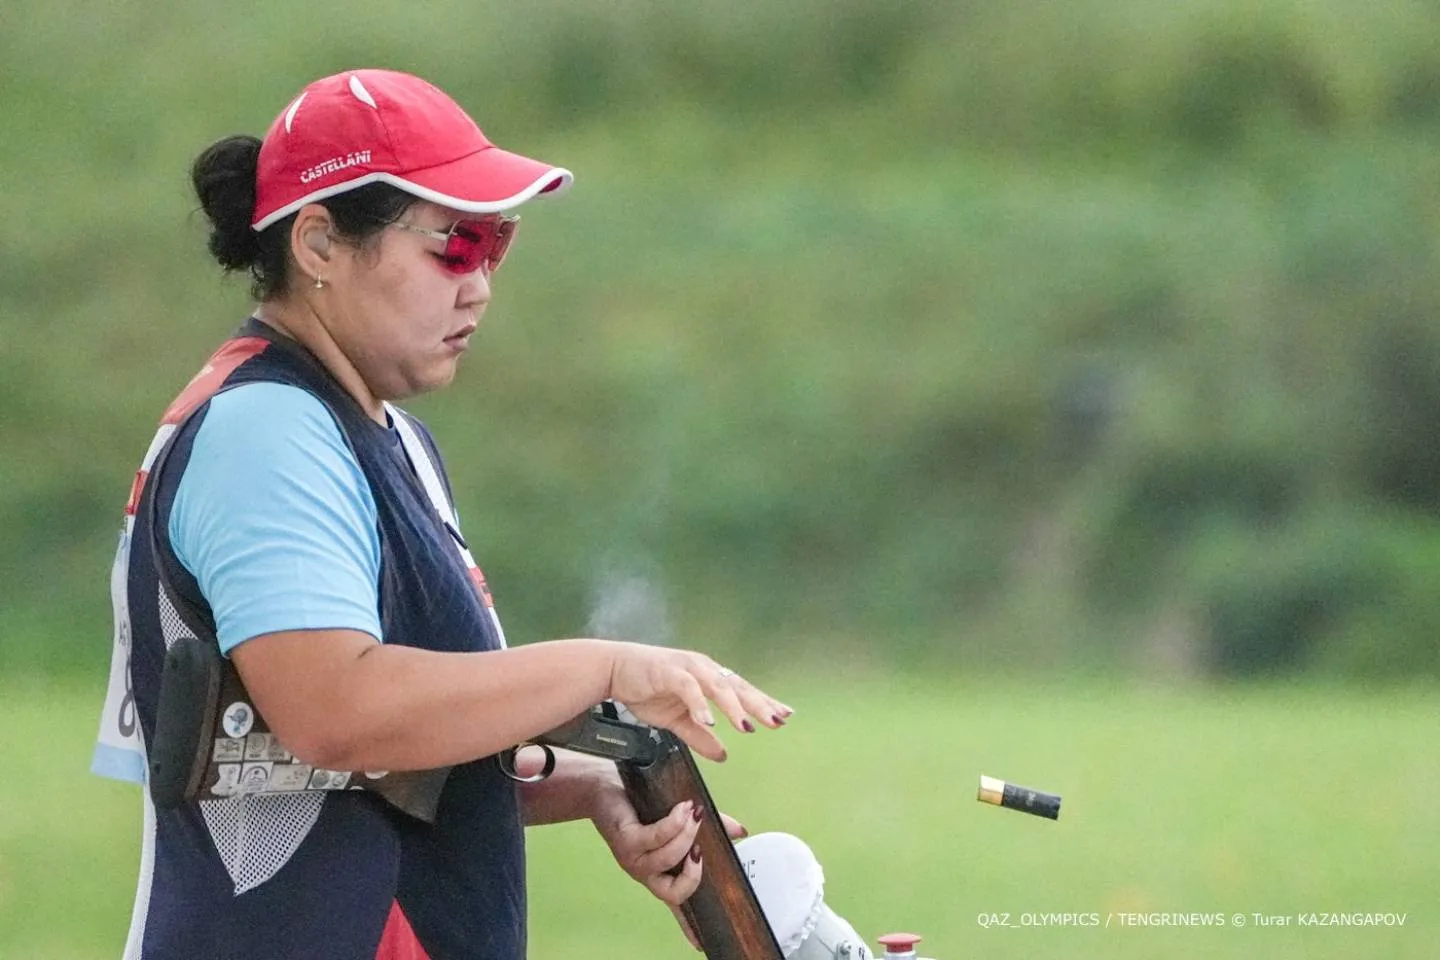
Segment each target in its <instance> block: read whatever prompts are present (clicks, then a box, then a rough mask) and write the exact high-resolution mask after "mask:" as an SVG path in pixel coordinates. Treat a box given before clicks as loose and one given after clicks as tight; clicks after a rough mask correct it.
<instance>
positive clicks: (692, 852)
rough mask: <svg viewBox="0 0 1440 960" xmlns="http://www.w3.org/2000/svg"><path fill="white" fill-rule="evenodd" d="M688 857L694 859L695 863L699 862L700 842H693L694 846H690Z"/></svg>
mask: <svg viewBox="0 0 1440 960" xmlns="http://www.w3.org/2000/svg"><path fill="white" fill-rule="evenodd" d="M690 859H691V860H694V861H695V862H696V863H699V862H700V844H698V843H697V844H695V846H693V847H691V848H690Z"/></svg>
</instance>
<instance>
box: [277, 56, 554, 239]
mask: <svg viewBox="0 0 1440 960" xmlns="http://www.w3.org/2000/svg"><path fill="white" fill-rule="evenodd" d="M574 179H575V178H574V175H573V174H571V173H570V171H569V170H566V169H563V168H562V167H552V166H551V165H550V164H548V163H541V162H540V161H538V160H531V159H530V158H529V157H522V156H520V155H519V154H518V153H510V152H508V151H505V150H501V149H500V148H499V147H497V146H495V145H494V144H492V143H491V142H490V141H489V140H487V139H485V135H484V134H483V133H481V132H480V128H479V127H478V126H476V124H475V121H474V120H471V119H470V116H469V115H468V114H467V113H466V112H465V111H464V110H462V109H460V106H459V104H457V103H456V102H455V101H454V100H451V99H450V98H449V97H448V96H446V95H445V94H444V93H443V92H441V90H440V89H439V88H438V87H435V86H433V85H431V84H429V83H427V82H426V81H424V80H421V79H420V78H419V77H415V76H411V75H410V74H408V73H397V72H395V71H392V70H349V71H346V72H345V73H337V74H335V75H334V76H332V77H325V78H324V79H322V80H316V81H315V82H314V83H312V84H310V86H308V87H306V88H305V89H304V90H303V91H301V93H300V95H299V96H298V97H296V98H295V99H294V100H292V101H291V102H290V105H289V106H288V107H286V108H285V110H284V111H283V112H282V113H281V114H280V116H278V117H276V118H275V122H274V123H272V124H271V125H270V130H269V131H268V132H267V133H266V134H265V140H264V141H263V142H262V143H261V146H260V162H259V170H258V173H257V174H256V183H255V215H254V217H253V218H252V219H251V227H252V228H254V229H255V230H264V229H265V228H266V227H268V226H269V225H270V224H272V223H274V222H275V221H276V220H279V219H281V218H283V217H287V216H289V215H290V214H292V213H294V212H295V211H296V210H299V209H300V208H301V207H303V206H304V205H305V204H307V203H314V202H315V201H317V200H323V199H324V198H326V197H333V196H335V195H336V194H339V193H344V192H346V191H347V190H354V189H355V188H357V187H363V186H364V185H365V184H367V183H375V182H382V183H388V184H391V185H392V186H395V187H398V188H400V189H401V190H404V191H405V192H406V193H412V194H414V195H415V196H417V197H420V198H421V199H424V200H430V201H432V202H434V203H438V204H442V205H444V206H447V207H454V208H455V209H457V210H463V211H465V212H466V213H499V212H500V211H502V210H509V209H510V208H511V207H515V206H518V205H519V204H522V203H524V202H525V201H526V200H529V199H530V198H531V197H534V196H537V195H538V194H541V193H557V192H559V191H561V190H563V189H565V188H566V187H568V186H569V185H570V183H571V182H572V181H573V180H574Z"/></svg>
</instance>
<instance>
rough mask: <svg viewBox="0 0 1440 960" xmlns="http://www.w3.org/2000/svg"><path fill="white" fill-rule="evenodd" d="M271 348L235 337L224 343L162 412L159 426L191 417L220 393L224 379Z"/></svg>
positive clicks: (263, 341) (259, 341) (261, 339)
mask: <svg viewBox="0 0 1440 960" xmlns="http://www.w3.org/2000/svg"><path fill="white" fill-rule="evenodd" d="M269 345H270V342H269V341H268V340H266V339H265V338H264V337H237V338H236V339H234V340H227V341H226V342H225V343H224V345H222V346H221V347H220V349H219V350H216V351H215V353H214V355H213V356H211V357H210V359H209V360H208V361H207V362H206V364H205V366H203V367H201V368H200V372H199V373H197V374H195V376H194V378H193V379H191V381H190V382H189V383H188V384H186V385H185V389H184V390H182V391H180V396H178V397H176V398H175V402H174V403H172V404H170V409H168V410H166V411H165V416H164V417H162V418H161V419H160V422H161V423H179V422H180V421H181V420H184V419H185V418H186V417H187V416H189V415H190V412H191V411H192V410H194V409H195V408H196V407H198V406H200V404H202V403H204V402H205V401H206V400H209V399H210V398H211V397H212V396H214V395H215V391H216V390H219V389H220V385H221V384H222V383H224V382H225V378H226V377H228V376H230V374H232V373H234V372H235V368H236V367H238V366H240V364H242V363H244V362H245V361H246V360H249V359H250V358H251V357H253V356H255V355H256V354H258V353H259V352H260V351H262V350H264V349H265V348H266V347H268V346H269Z"/></svg>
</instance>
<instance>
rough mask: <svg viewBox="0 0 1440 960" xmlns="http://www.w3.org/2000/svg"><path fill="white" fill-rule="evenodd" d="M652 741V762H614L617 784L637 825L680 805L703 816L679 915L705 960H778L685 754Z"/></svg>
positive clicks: (675, 745)
mask: <svg viewBox="0 0 1440 960" xmlns="http://www.w3.org/2000/svg"><path fill="white" fill-rule="evenodd" d="M655 735H656V736H657V744H658V750H657V755H656V757H655V759H654V760H652V761H650V762H648V763H640V762H636V761H631V760H619V761H617V764H618V766H619V768H620V778H621V780H622V781H624V783H625V792H626V794H627V795H628V796H629V798H630V803H631V805H633V806H634V807H635V812H636V813H637V814H639V816H640V820H641V822H643V823H654V822H655V821H657V820H659V819H661V818H662V817H664V816H665V815H666V814H667V813H669V812H670V811H671V809H673V808H674V806H675V804H677V803H680V802H682V801H685V800H692V801H694V802H695V803H696V804H697V805H698V806H699V808H700V809H701V810H702V811H703V815H702V819H701V821H700V833H699V835H698V840H697V841H696V842H697V843H698V844H699V846H700V862H701V863H702V864H703V867H704V869H703V870H702V872H701V879H700V886H699V888H698V889H697V890H696V891H695V893H694V894H693V895H692V896H691V897H690V899H689V900H687V901H685V903H684V905H683V906H682V907H681V910H682V911H683V912H684V914H685V919H686V920H687V921H688V922H689V924H690V929H691V930H693V931H694V932H695V936H696V938H697V939H698V940H699V941H700V946H701V948H702V949H703V950H704V951H705V956H706V958H707V960H784V954H783V953H781V951H780V945H779V944H778V943H776V942H775V934H774V933H773V932H771V930H770V924H769V923H768V922H767V921H766V919H765V914H764V912H763V911H762V910H761V908H760V901H759V900H758V899H756V897H755V891H754V889H753V888H752V887H751V886H750V878H749V877H747V876H746V875H745V867H744V865H743V864H741V862H740V858H739V856H738V855H736V853H735V847H734V844H732V843H731V841H730V837H729V836H728V835H727V834H726V832H725V824H724V823H723V822H722V821H721V820H720V811H719V810H718V809H716V807H715V801H714V800H712V799H711V797H710V791H709V790H707V789H706V787H705V781H704V779H703V778H702V777H701V776H700V769H699V767H697V766H696V764H695V758H694V756H692V755H691V753H690V748H689V747H687V746H685V744H684V743H682V742H681V741H680V739H679V738H678V737H676V736H675V735H674V734H672V733H670V732H669V731H664V730H661V731H656V734H655Z"/></svg>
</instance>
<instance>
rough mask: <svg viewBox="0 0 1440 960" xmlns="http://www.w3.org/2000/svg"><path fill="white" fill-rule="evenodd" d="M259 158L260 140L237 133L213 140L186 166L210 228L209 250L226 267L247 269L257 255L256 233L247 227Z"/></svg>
mask: <svg viewBox="0 0 1440 960" xmlns="http://www.w3.org/2000/svg"><path fill="white" fill-rule="evenodd" d="M259 161H260V141H259V140H257V139H256V138H255V137H250V136H244V135H240V136H234V137H226V138H224V139H223V140H217V141H215V142H214V143H212V144H211V145H210V146H208V147H206V148H205V150H204V152H202V153H201V154H200V156H198V157H196V158H195V163H194V164H192V165H191V167H190V181H191V183H193V184H194V185H195V196H197V197H198V198H199V199H200V208H201V209H202V210H204V211H205V216H207V217H209V218H210V224H211V226H212V227H213V228H214V229H213V230H212V231H211V233H210V253H211V254H212V255H213V256H214V257H215V260H216V261H217V262H218V263H219V264H220V266H222V267H224V268H225V269H226V270H245V269H248V268H251V267H253V266H254V265H255V261H256V259H257V258H258V257H259V255H260V239H259V235H258V234H257V233H256V232H255V231H254V230H252V229H250V218H251V217H252V216H253V215H254V212H255V174H256V170H257V167H258V164H259Z"/></svg>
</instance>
